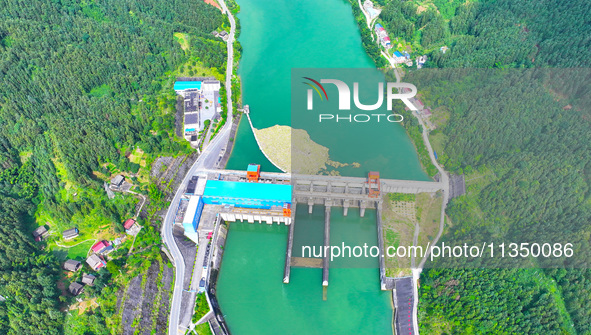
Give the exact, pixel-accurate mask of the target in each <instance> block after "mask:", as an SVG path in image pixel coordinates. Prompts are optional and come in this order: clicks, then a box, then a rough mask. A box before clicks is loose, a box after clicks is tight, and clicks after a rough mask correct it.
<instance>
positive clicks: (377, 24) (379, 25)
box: [376, 23, 384, 29]
mask: <svg viewBox="0 0 591 335" xmlns="http://www.w3.org/2000/svg"><path fill="white" fill-rule="evenodd" d="M376 28H377V29H380V28H384V27H383V26H382V25H381V24H379V23H376Z"/></svg>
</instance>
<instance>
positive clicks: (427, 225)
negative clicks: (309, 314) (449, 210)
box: [416, 193, 443, 261]
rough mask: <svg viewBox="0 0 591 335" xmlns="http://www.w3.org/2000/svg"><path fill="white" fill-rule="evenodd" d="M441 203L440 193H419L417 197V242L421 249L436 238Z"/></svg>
mask: <svg viewBox="0 0 591 335" xmlns="http://www.w3.org/2000/svg"><path fill="white" fill-rule="evenodd" d="M442 203H443V196H442V195H441V193H419V194H418V195H417V200H416V207H417V220H418V221H419V227H420V229H419V240H418V242H419V245H420V246H422V247H423V248H426V247H427V243H429V242H432V241H433V239H434V238H435V236H437V232H438V231H439V221H440V218H441V204H442ZM417 261H418V260H417Z"/></svg>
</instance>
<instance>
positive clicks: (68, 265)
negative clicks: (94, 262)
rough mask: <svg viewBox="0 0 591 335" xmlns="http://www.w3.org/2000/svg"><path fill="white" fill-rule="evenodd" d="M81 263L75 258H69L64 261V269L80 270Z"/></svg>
mask: <svg viewBox="0 0 591 335" xmlns="http://www.w3.org/2000/svg"><path fill="white" fill-rule="evenodd" d="M80 265H81V263H80V262H78V261H76V260H73V259H68V260H67V261H66V262H65V263H64V269H66V270H68V271H78V269H79V268H80Z"/></svg>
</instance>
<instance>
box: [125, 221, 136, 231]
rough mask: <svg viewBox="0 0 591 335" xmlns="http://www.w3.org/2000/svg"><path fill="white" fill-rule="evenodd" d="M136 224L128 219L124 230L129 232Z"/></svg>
mask: <svg viewBox="0 0 591 335" xmlns="http://www.w3.org/2000/svg"><path fill="white" fill-rule="evenodd" d="M134 223H135V220H134V219H127V220H125V223H124V224H123V228H125V230H127V229H129V228H131V227H132V226H133V224H134Z"/></svg>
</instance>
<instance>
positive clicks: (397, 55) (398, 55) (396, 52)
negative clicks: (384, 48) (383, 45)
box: [394, 51, 402, 57]
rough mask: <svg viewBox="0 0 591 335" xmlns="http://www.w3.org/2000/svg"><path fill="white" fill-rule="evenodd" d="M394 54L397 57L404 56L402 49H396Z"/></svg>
mask: <svg viewBox="0 0 591 335" xmlns="http://www.w3.org/2000/svg"><path fill="white" fill-rule="evenodd" d="M394 56H395V57H402V54H401V53H400V51H394Z"/></svg>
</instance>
